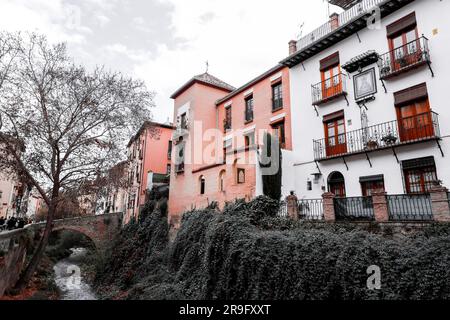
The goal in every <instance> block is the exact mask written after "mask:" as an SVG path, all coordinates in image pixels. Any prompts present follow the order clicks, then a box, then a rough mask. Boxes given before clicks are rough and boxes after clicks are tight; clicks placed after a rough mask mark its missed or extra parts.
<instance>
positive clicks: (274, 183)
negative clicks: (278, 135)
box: [260, 133, 282, 201]
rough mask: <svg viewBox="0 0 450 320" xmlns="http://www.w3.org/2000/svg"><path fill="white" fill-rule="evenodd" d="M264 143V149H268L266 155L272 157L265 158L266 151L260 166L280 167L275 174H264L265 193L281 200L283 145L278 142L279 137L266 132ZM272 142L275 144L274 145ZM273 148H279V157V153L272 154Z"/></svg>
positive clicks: (263, 167)
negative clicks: (273, 136)
mask: <svg viewBox="0 0 450 320" xmlns="http://www.w3.org/2000/svg"><path fill="white" fill-rule="evenodd" d="M263 139H264V144H263V150H266V152H265V156H266V157H268V158H269V159H270V161H268V163H267V160H269V159H264V158H265V157H264V153H263V155H262V156H263V161H261V163H260V166H261V168H262V170H264V169H265V168H266V169H267V168H270V167H271V166H273V167H278V170H277V173H276V174H274V175H269V174H264V173H263V175H262V181H263V193H264V195H266V196H267V197H269V198H272V199H274V200H277V201H278V200H280V199H281V186H282V154H281V146H280V144H279V142H278V139H273V138H272V136H271V135H270V133H265V134H264V138H263ZM272 143H274V144H275V145H274V146H272ZM272 148H273V149H274V150H276V149H277V150H278V158H277V154H272Z"/></svg>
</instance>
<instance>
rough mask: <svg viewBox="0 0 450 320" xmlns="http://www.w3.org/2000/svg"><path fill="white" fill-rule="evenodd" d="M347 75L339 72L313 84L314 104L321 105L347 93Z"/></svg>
mask: <svg viewBox="0 0 450 320" xmlns="http://www.w3.org/2000/svg"><path fill="white" fill-rule="evenodd" d="M346 79H347V75H345V74H343V73H339V74H337V75H335V76H333V77H331V78H329V79H326V80H324V81H321V82H319V83H317V84H315V85H312V86H311V93H312V104H313V105H314V106H319V105H321V104H324V103H327V102H329V101H331V100H334V99H336V98H339V97H342V96H346V95H347V81H346Z"/></svg>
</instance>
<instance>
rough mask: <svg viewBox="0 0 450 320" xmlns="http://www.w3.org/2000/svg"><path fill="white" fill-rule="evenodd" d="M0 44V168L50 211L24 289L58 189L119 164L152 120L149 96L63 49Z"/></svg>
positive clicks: (16, 39) (24, 41)
mask: <svg viewBox="0 0 450 320" xmlns="http://www.w3.org/2000/svg"><path fill="white" fill-rule="evenodd" d="M0 43H1V44H2V47H5V48H6V49H7V50H9V51H8V52H6V51H5V53H0V58H1V59H2V60H3V61H2V62H1V63H0V66H1V68H2V70H0V74H1V75H2V78H3V79H5V80H4V81H3V82H2V83H1V87H0V144H1V146H0V152H1V153H3V154H0V169H2V170H16V171H17V172H18V173H19V174H21V175H23V176H25V177H26V178H27V179H28V182H29V183H31V184H32V185H33V186H34V187H35V188H36V189H37V190H38V191H39V193H40V195H41V196H42V198H43V199H44V201H45V203H46V205H47V207H48V215H47V223H46V227H45V230H44V232H43V235H42V238H41V240H40V242H39V245H38V246H37V249H36V251H35V252H34V254H33V257H32V259H31V260H30V263H29V264H28V266H27V267H26V269H25V270H24V272H23V273H22V275H21V278H20V280H19V281H18V283H17V284H16V289H17V290H22V289H24V288H25V286H26V285H27V283H28V282H29V280H30V279H31V277H32V275H33V273H34V271H35V269H36V267H37V265H38V263H39V261H40V259H41V257H42V255H43V252H44V250H45V247H46V245H47V242H48V238H49V236H50V233H51V231H52V222H53V219H54V214H55V212H56V210H57V207H58V204H59V203H60V201H62V200H63V199H64V197H63V196H61V195H62V194H63V193H64V190H71V192H72V191H73V190H76V189H77V188H78V187H79V186H80V185H81V184H82V182H83V181H89V180H95V179H96V177H98V175H99V174H101V172H104V171H105V170H106V168H109V167H111V166H112V165H113V164H115V163H117V162H118V161H119V160H121V158H122V157H123V156H124V153H123V150H124V149H125V146H126V142H127V141H126V139H127V138H129V137H130V136H131V135H132V133H133V132H135V131H136V130H137V129H138V128H139V125H140V124H142V122H143V121H144V120H147V119H149V118H150V107H152V106H153V94H152V93H150V92H149V91H147V89H146V87H145V85H144V83H143V82H140V81H134V80H132V79H130V78H126V77H124V76H123V75H121V74H120V73H114V72H110V71H106V70H105V69H104V68H96V69H95V70H91V71H88V70H86V69H85V68H83V67H82V66H78V65H75V64H74V63H73V61H72V60H71V59H70V57H69V55H68V53H67V49H66V45H65V44H56V45H51V44H49V43H48V42H47V40H46V38H45V37H44V36H40V35H36V34H26V35H25V36H23V35H20V34H19V35H18V34H15V35H11V34H1V39H0ZM8 48H9V49H8ZM12 53H13V54H12ZM18 142H20V143H18Z"/></svg>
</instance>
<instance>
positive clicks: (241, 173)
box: [237, 168, 245, 184]
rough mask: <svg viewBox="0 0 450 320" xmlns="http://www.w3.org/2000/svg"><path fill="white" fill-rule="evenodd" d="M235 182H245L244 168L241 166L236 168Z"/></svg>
mask: <svg viewBox="0 0 450 320" xmlns="http://www.w3.org/2000/svg"><path fill="white" fill-rule="evenodd" d="M237 183H238V184H242V183H245V169H242V168H238V169H237Z"/></svg>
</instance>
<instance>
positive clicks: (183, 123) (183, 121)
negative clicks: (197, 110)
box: [180, 113, 187, 129]
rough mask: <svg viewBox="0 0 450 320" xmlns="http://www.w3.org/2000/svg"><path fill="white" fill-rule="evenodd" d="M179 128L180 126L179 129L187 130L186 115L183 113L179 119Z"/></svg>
mask: <svg viewBox="0 0 450 320" xmlns="http://www.w3.org/2000/svg"><path fill="white" fill-rule="evenodd" d="M180 126H181V129H187V120H186V113H183V114H182V115H181V118H180Z"/></svg>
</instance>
